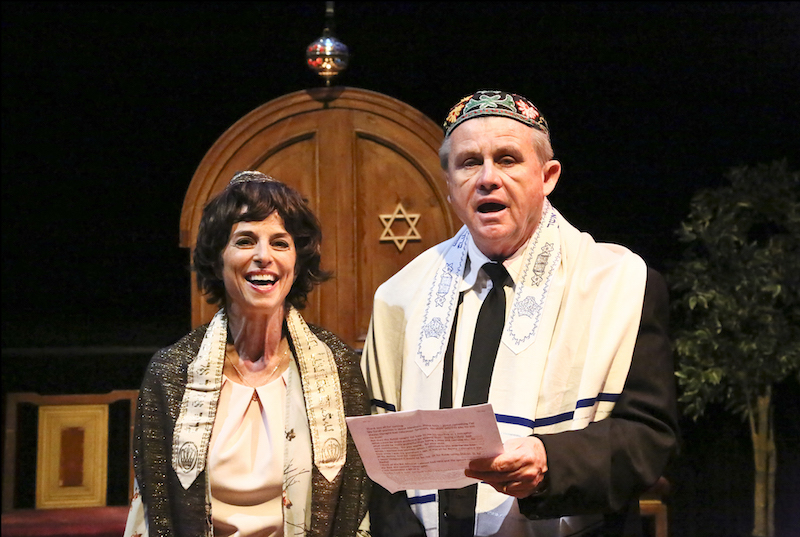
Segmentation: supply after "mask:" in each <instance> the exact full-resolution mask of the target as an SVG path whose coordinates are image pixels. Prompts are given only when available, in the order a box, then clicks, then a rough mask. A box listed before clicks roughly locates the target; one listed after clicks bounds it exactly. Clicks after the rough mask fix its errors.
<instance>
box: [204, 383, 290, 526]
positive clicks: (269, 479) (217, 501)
mask: <svg viewBox="0 0 800 537" xmlns="http://www.w3.org/2000/svg"><path fill="white" fill-rule="evenodd" d="M256 392H257V395H258V396H257V397H254V394H255V393H256ZM285 400H286V383H285V380H284V378H283V377H282V376H281V377H278V379H275V380H274V381H272V382H270V383H269V384H266V385H264V386H259V387H258V388H251V387H249V386H243V385H241V384H237V383H236V382H233V381H231V380H230V379H228V378H227V377H226V376H224V375H223V380H222V391H221V393H220V397H219V404H218V406H217V415H216V418H215V419H214V426H213V429H212V432H211V443H210V447H209V456H208V475H209V479H210V482H211V516H212V519H213V523H214V535H215V536H220V537H228V536H233V537H282V536H283V509H282V484H283V458H284V455H283V448H284V445H283V444H284V440H283V437H284V419H285V417H284V405H285Z"/></svg>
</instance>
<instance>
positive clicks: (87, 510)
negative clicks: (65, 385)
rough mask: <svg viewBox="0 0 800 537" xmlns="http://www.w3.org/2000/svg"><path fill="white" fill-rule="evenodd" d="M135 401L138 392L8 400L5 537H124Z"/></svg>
mask: <svg viewBox="0 0 800 537" xmlns="http://www.w3.org/2000/svg"><path fill="white" fill-rule="evenodd" d="M137 399H138V391H137V390H114V391H111V392H109V393H105V394H81V395H40V394H36V393H9V394H7V396H6V406H5V435H4V437H3V438H4V457H3V501H2V511H3V514H2V534H3V536H4V537H13V536H15V535H18V536H22V535H37V536H57V535H58V536H72V535H74V536H81V535H93V536H104V535H109V536H110V535H114V536H116V537H119V536H120V535H122V533H123V531H124V528H125V520H126V518H127V512H128V506H129V505H130V499H131V495H132V493H133V458H132V451H131V449H132V441H133V421H134V416H135V412H136V402H137ZM34 423H36V424H37V425H36V426H35V427H34V425H33V424H34ZM34 452H35V455H36V456H35V457H34V456H33V453H34ZM109 483H110V484H111V485H112V487H109ZM110 488H113V494H109V490H110ZM34 497H35V501H33V500H34Z"/></svg>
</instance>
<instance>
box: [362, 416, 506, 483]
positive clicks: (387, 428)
mask: <svg viewBox="0 0 800 537" xmlns="http://www.w3.org/2000/svg"><path fill="white" fill-rule="evenodd" d="M347 426H348V427H349V429H350V434H351V435H352V436H353V440H354V441H355V443H356V448H358V453H359V454H360V455H361V459H362V460H363V461H364V467H365V468H366V470H367V474H368V475H369V477H370V478H371V479H372V480H373V481H375V482H376V483H379V484H380V485H381V486H383V487H384V488H385V489H387V490H388V491H389V492H391V493H394V492H397V491H399V490H406V489H450V488H461V487H465V486H467V485H471V484H473V483H477V482H478V480H477V479H472V478H469V477H467V476H465V475H464V470H465V469H467V467H468V466H469V461H471V460H473V459H480V458H484V457H494V456H497V455H499V454H500V453H502V452H503V442H502V441H501V440H500V431H499V430H498V429H497V422H496V421H495V417H494V411H493V410H492V405H490V404H488V403H487V404H483V405H475V406H467V407H463V408H452V409H442V410H408V411H402V412H389V413H387V414H378V415H376V416H355V417H349V418H347Z"/></svg>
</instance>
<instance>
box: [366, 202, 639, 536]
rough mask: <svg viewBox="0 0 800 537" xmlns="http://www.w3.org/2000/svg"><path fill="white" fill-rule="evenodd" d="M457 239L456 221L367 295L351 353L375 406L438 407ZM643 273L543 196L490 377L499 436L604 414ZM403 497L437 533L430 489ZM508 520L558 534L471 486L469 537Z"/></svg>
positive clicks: (625, 352)
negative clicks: (364, 328) (473, 512)
mask: <svg viewBox="0 0 800 537" xmlns="http://www.w3.org/2000/svg"><path fill="white" fill-rule="evenodd" d="M468 237H469V231H468V230H467V229H466V227H464V228H462V229H461V230H460V231H459V232H458V233H457V234H456V236H455V237H453V238H452V239H450V240H448V241H446V242H444V243H442V244H439V245H437V246H435V247H433V248H431V249H429V250H427V251H426V252H424V253H422V254H421V255H420V256H418V257H417V258H416V259H415V260H414V261H412V262H411V263H409V264H408V265H407V266H406V267H405V268H403V269H402V270H401V271H400V272H398V273H397V274H396V275H395V276H393V277H392V278H391V279H390V280H388V281H387V282H386V283H385V284H383V285H382V286H381V287H380V288H379V289H378V291H377V292H376V294H375V302H374V305H373V314H372V315H373V317H372V320H371V322H370V328H369V333H368V335H367V344H366V346H365V348H364V353H363V356H362V369H363V371H364V376H365V379H366V382H367V387H368V389H369V390H370V393H371V397H372V398H373V400H374V401H376V404H375V407H374V410H373V411H374V412H378V413H381V412H385V411H387V410H388V411H391V410H413V409H436V408H439V397H440V393H441V385H442V367H441V364H442V360H443V357H444V352H445V349H446V346H447V341H448V338H449V336H450V331H451V328H452V325H453V318H454V317H455V314H456V305H457V302H458V289H459V284H460V283H461V278H462V277H463V274H464V267H465V263H466V258H467V242H468ZM646 278H647V267H646V265H645V263H644V261H642V259H641V258H640V257H639V256H637V255H636V254H634V253H632V252H631V251H630V250H628V249H626V248H623V247H622V246H617V245H613V244H603V243H596V242H595V241H594V240H593V239H592V238H591V237H590V236H589V235H588V234H586V233H581V232H580V231H578V230H577V229H575V228H574V227H573V226H571V225H570V224H569V223H568V222H567V221H566V220H565V219H564V218H563V217H562V216H561V215H560V214H559V213H558V212H557V211H556V210H555V209H554V208H553V207H552V206H551V205H550V203H549V201H547V200H546V201H545V205H544V207H543V210H542V218H541V221H540V222H539V226H538V228H537V231H536V233H535V234H534V236H533V237H532V238H531V239H530V240H529V242H528V245H527V247H526V251H525V252H524V253H523V268H522V271H521V273H520V276H519V278H518V281H517V283H516V284H515V288H514V300H513V302H512V305H511V310H510V313H509V316H508V320H507V322H506V327H505V329H504V332H503V336H502V344H501V346H500V349H499V351H498V354H497V360H496V362H495V366H494V372H493V374H492V383H491V387H490V392H489V402H490V403H491V404H492V406H493V408H494V411H495V416H496V418H497V422H498V427H499V429H500V433H501V437H502V439H503V441H504V442H505V441H507V440H509V439H511V438H519V437H524V436H530V435H531V434H532V433H534V432H535V433H555V432H560V431H566V430H576V429H582V428H584V427H585V426H586V425H587V424H589V423H590V422H592V421H597V420H601V419H603V418H605V417H606V416H608V414H609V413H610V412H611V409H612V408H613V407H614V403H615V401H616V400H617V398H618V397H619V394H620V392H621V391H622V388H623V385H624V384H625V379H626V377H627V374H628V369H629V367H630V361H631V357H632V355H633V348H634V345H635V343H636V336H637V333H638V328H639V322H640V318H641V311H642V305H643V301H644V288H645V283H646ZM620 297H625V300H620ZM407 492H408V497H409V499H410V501H411V503H412V508H413V509H414V511H415V512H416V513H417V516H418V517H419V518H420V520H422V522H423V524H424V525H425V528H426V531H427V533H428V536H429V537H432V536H433V537H435V536H437V535H438V504H437V498H436V491H435V490H409V491H407ZM509 518H511V519H514V521H515V523H518V524H521V525H525V526H527V527H526V528H525V529H522V530H521V531H519V533H517V534H518V535H559V534H560V532H559V531H558V529H555V530H554V531H553V529H552V528H553V525H554V523H555V521H528V520H527V519H526V518H525V517H524V516H523V515H521V514H519V509H518V506H517V504H516V501H515V500H514V498H512V497H510V496H506V495H504V494H500V493H498V492H496V491H495V490H494V489H493V488H492V487H490V486H488V485H485V484H480V485H479V488H478V507H477V516H476V521H477V522H476V535H493V534H495V533H497V532H498V531H500V530H501V528H500V526H501V525H503V524H508V523H509V522H510V520H508V519H509ZM565 522H567V521H562V524H561V526H562V527H563V526H564V523H565ZM573 523H578V524H579V523H580V522H579V521H577V520H575V521H573ZM545 526H547V528H545ZM537 527H538V528H539V531H537V529H536V528H537ZM557 527H558V524H556V528H557ZM542 530H543V531H542Z"/></svg>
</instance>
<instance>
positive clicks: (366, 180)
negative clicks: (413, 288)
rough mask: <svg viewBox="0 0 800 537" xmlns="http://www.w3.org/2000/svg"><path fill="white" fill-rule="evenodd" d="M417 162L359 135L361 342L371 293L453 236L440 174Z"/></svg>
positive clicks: (357, 189)
mask: <svg viewBox="0 0 800 537" xmlns="http://www.w3.org/2000/svg"><path fill="white" fill-rule="evenodd" d="M416 164H417V163H415V162H414V161H413V160H411V159H409V158H407V156H406V155H403V154H401V153H399V152H398V151H397V150H396V147H393V145H392V144H390V143H381V141H379V140H375V139H373V138H371V137H370V138H367V137H363V136H358V137H357V143H356V172H355V177H356V184H357V187H356V193H357V194H356V199H357V200H358V224H359V225H358V231H357V236H358V252H357V260H358V263H357V264H356V270H357V273H358V275H357V280H358V283H359V289H358V293H357V295H356V296H357V297H358V298H359V301H358V303H357V304H356V306H357V309H356V319H357V323H358V327H359V328H361V329H362V330H361V331H360V332H359V333H358V334H357V338H358V340H359V341H360V342H363V341H364V338H365V336H366V328H367V326H368V325H369V318H370V314H371V313H372V295H373V294H374V293H375V290H376V289H377V288H378V286H379V285H380V284H381V283H383V282H385V281H386V280H387V279H388V278H390V277H391V276H392V275H393V274H394V273H395V272H397V271H398V270H400V269H401V268H402V267H404V266H405V265H406V264H407V263H408V262H409V261H411V260H412V259H414V258H415V257H416V256H417V255H419V254H420V253H422V252H423V251H424V250H426V249H427V248H429V247H430V246H433V245H434V244H437V243H438V242H441V241H442V240H444V239H446V238H447V236H448V234H447V231H448V226H447V224H446V222H445V217H444V214H443V209H444V210H446V208H444V207H443V206H442V203H446V201H444V200H441V199H440V198H439V197H438V196H437V193H436V192H434V191H433V190H432V188H431V184H430V183H431V181H432V180H435V178H431V177H427V176H425V175H424V174H422V173H421V170H420V166H418V165H416ZM436 179H438V178H436ZM387 228H388V229H387ZM382 239H383V240H382Z"/></svg>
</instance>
